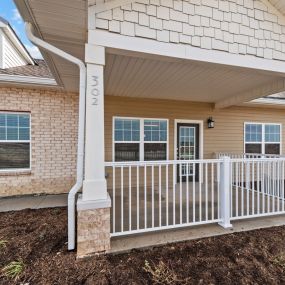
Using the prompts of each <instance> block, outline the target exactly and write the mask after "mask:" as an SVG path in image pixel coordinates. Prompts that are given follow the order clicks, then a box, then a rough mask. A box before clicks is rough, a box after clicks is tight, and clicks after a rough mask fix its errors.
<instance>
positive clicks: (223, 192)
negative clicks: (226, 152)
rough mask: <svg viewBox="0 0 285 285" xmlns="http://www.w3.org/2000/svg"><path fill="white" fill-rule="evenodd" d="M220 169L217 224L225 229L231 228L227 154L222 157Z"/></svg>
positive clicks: (229, 176)
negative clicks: (218, 218) (218, 217)
mask: <svg viewBox="0 0 285 285" xmlns="http://www.w3.org/2000/svg"><path fill="white" fill-rule="evenodd" d="M222 160H223V161H222V163H221V171H220V219H221V221H220V222H219V225H220V226H222V227H223V228H225V229H228V228H232V224H231V221H230V211H231V208H230V206H231V197H230V187H231V185H230V184H231V183H230V181H231V171H230V169H231V159H230V158H229V157H228V156H224V157H222Z"/></svg>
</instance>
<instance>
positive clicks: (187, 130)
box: [178, 126, 196, 176]
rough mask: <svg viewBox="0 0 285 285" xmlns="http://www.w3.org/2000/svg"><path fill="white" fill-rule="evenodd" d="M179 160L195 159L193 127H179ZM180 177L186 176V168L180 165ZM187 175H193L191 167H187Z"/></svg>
mask: <svg viewBox="0 0 285 285" xmlns="http://www.w3.org/2000/svg"><path fill="white" fill-rule="evenodd" d="M178 157H179V160H193V159H195V157H196V139H195V127H188V126H180V127H179V138H178ZM180 171H181V175H182V176H186V175H187V166H186V164H185V165H183V164H182V165H181V170H180ZM188 175H193V166H192V165H189V166H188Z"/></svg>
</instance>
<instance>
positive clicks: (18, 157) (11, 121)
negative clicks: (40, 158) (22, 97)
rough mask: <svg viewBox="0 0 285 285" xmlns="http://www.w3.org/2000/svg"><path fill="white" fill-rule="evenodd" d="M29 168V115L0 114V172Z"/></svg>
mask: <svg viewBox="0 0 285 285" xmlns="http://www.w3.org/2000/svg"><path fill="white" fill-rule="evenodd" d="M29 168H30V114H27V113H17V114H16V113H3V112H0V170H12V169H29Z"/></svg>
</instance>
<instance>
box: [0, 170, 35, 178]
mask: <svg viewBox="0 0 285 285" xmlns="http://www.w3.org/2000/svg"><path fill="white" fill-rule="evenodd" d="M31 174H32V170H31V169H19V170H17V169H15V170H0V177H1V176H18V175H31Z"/></svg>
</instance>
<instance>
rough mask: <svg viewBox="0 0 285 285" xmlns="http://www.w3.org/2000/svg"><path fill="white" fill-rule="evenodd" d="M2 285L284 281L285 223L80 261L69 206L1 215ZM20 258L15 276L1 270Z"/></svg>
mask: <svg viewBox="0 0 285 285" xmlns="http://www.w3.org/2000/svg"><path fill="white" fill-rule="evenodd" d="M1 240H6V241H7V243H6V246H2V247H0V276H1V277H0V284H29V285H32V284H35V285H41V284H44V285H48V284H53V285H55V284H60V285H63V284H68V285H69V284H76V285H78V284H86V285H90V284H120V285H123V284H227V285H228V284H264V285H265V284H285V227H275V228H270V229H263V230H255V231H251V232H244V233H236V234H230V235H225V236H220V237H212V238H206V239H200V240H195V241H189V242H182V243H176V244H170V245H165V246H161V247H156V248H153V249H149V250H143V251H139V250H133V251H132V252H130V253H125V254H120V255H105V256H97V257H96V256H95V257H91V258H87V259H83V260H76V254H75V253H73V252H68V251H67V212H66V209H59V208H58V209H41V210H24V211H20V212H9V213H0V242H1ZM18 260H21V261H22V262H23V264H24V270H23V272H22V274H21V275H20V277H19V278H18V279H17V280H13V279H11V278H8V277H5V276H4V274H3V271H1V269H3V268H4V266H6V265H7V264H9V263H10V262H12V261H18Z"/></svg>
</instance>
